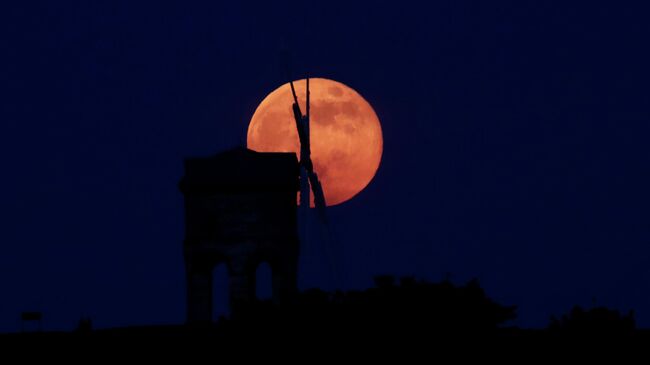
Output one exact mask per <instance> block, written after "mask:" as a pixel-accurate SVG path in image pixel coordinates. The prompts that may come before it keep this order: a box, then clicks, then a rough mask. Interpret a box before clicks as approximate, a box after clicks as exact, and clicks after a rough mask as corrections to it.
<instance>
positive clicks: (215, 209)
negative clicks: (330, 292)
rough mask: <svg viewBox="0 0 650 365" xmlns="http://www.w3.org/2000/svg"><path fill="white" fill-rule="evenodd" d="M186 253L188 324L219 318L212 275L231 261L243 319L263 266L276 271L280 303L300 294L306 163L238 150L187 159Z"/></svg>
mask: <svg viewBox="0 0 650 365" xmlns="http://www.w3.org/2000/svg"><path fill="white" fill-rule="evenodd" d="M179 186H180V189H181V191H182V192H183V195H184V196H185V241H184V245H183V246H184V247H183V248H184V255H185V266H186V273H187V321H188V323H201V322H203V323H206V322H211V321H212V270H213V268H214V267H215V266H216V265H218V264H221V263H225V264H226V266H227V268H228V273H229V277H230V288H229V290H230V309H231V313H232V315H233V316H235V317H236V316H240V315H242V312H243V311H245V308H246V306H247V304H248V303H250V302H251V301H252V300H254V298H255V274H256V269H257V266H258V265H259V264H260V263H262V262H267V263H268V264H269V266H270V268H271V273H272V286H273V289H272V290H273V301H274V303H276V304H284V303H287V302H290V301H291V300H292V297H293V296H294V295H295V293H296V291H297V269H298V254H299V240H298V235H297V234H298V233H297V225H296V203H297V202H296V199H297V191H298V190H299V165H298V160H297V158H296V155H295V154H293V153H258V152H254V151H251V150H248V149H245V148H237V149H233V150H230V151H227V152H223V153H220V154H217V155H215V156H213V157H206V158H190V159H186V160H185V176H184V177H183V178H182V179H181V182H180V184H179Z"/></svg>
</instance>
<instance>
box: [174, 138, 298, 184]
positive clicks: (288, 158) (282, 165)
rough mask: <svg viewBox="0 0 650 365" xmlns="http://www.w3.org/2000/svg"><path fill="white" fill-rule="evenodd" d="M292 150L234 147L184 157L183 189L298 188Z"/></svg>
mask: <svg viewBox="0 0 650 365" xmlns="http://www.w3.org/2000/svg"><path fill="white" fill-rule="evenodd" d="M298 174H299V165H298V159H297V157H296V154H295V153H292V152H289V153H285V152H255V151H252V150H249V149H247V148H244V147H238V148H234V149H231V150H228V151H225V152H221V153H218V154H216V155H214V156H211V157H197V158H188V159H186V160H185V176H184V177H183V179H182V180H181V182H180V189H181V191H183V192H188V191H193V192H211V191H233V190H292V191H297V190H298V189H299V183H298Z"/></svg>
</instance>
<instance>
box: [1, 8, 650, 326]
mask: <svg viewBox="0 0 650 365" xmlns="http://www.w3.org/2000/svg"><path fill="white" fill-rule="evenodd" d="M15 3H16V4H18V5H11V6H8V5H6V4H5V5H2V9H0V49H2V53H1V54H0V66H1V67H0V163H1V171H2V178H1V179H0V194H1V195H0V200H1V204H0V217H1V219H0V229H1V232H2V233H1V234H0V332H4V331H16V330H19V329H20V322H19V314H20V312H21V311H23V310H41V311H43V312H44V326H45V328H47V329H64V330H67V329H73V328H74V327H75V325H76V322H77V320H78V319H79V317H80V316H81V315H87V316H91V317H92V318H93V321H94V324H95V326H96V327H113V326H124V325H144V324H165V323H181V322H183V321H184V319H185V278H184V263H183V256H182V240H183V233H184V232H183V229H184V223H183V197H182V194H181V193H180V192H179V190H178V181H179V179H180V178H181V176H182V175H183V159H184V158H185V157H190V156H205V155H211V154H214V153H216V152H219V151H223V150H225V149H227V148H230V147H234V146H242V145H244V144H245V141H246V138H245V137H246V131H247V125H248V122H249V120H250V118H251V116H252V114H253V112H254V110H255V108H256V106H257V105H258V103H259V102H260V101H261V100H262V99H263V98H264V96H266V95H267V94H268V93H269V92H271V91H272V90H274V89H275V88H276V87H278V86H279V85H281V84H282V83H284V82H286V81H287V80H286V74H285V72H284V66H283V61H282V59H283V57H282V55H283V53H284V51H285V50H289V51H290V53H291V63H292V71H293V74H294V76H295V77H297V78H298V77H303V76H304V75H306V74H307V73H309V75H311V76H314V77H326V78H331V79H335V80H338V81H341V82H343V83H345V84H347V85H349V86H350V87H352V88H354V89H356V90H357V91H358V92H359V93H360V94H362V95H363V96H364V97H365V98H366V99H367V100H368V101H369V102H370V103H371V104H372V105H373V107H374V108H375V111H376V112H377V114H378V116H379V118H380V120H381V122H382V128H383V134H384V155H383V159H382V164H381V166H380V168H379V170H378V172H377V175H376V176H375V179H374V180H373V181H372V182H371V183H370V185H369V186H368V187H367V188H366V189H365V190H364V191H363V192H362V193H360V194H359V195H358V196H357V197H356V198H354V199H353V200H351V201H349V202H347V203H344V204H342V205H340V206H336V207H333V208H331V209H330V210H329V213H330V215H331V217H332V221H333V224H334V225H335V227H336V228H335V229H336V232H337V235H338V239H339V241H340V243H341V244H342V245H343V247H344V248H343V252H342V255H341V256H340V257H339V258H338V260H339V261H340V265H341V267H342V269H343V272H344V277H345V282H344V286H345V287H346V288H365V287H368V286H370V285H372V277H373V276H374V275H376V274H395V275H400V276H401V275H415V276H417V277H419V278H426V279H430V280H434V281H439V280H442V279H443V278H445V277H449V278H451V280H452V281H454V282H456V283H459V284H460V283H464V282H466V281H467V280H469V279H471V278H475V277H476V278H478V279H479V280H480V282H481V284H482V286H483V287H484V288H485V289H486V291H487V294H488V295H489V296H491V297H492V298H494V299H495V300H497V301H499V302H500V303H503V304H508V305H509V304H515V305H518V315H519V319H518V320H517V321H516V322H514V324H516V325H520V326H536V327H542V326H545V325H547V323H548V319H549V316H550V315H552V314H556V315H557V314H562V313H564V312H566V311H568V310H569V309H570V308H571V307H572V306H573V305H574V304H580V305H586V306H590V305H592V304H594V303H595V304H596V305H605V306H609V307H612V308H615V309H620V310H624V311H627V310H630V309H635V310H636V317H637V320H638V324H639V325H640V326H645V327H647V326H650V225H648V218H649V216H650V214H649V209H650V208H649V207H650V193H649V192H648V187H649V186H650V173H649V171H648V167H649V162H650V147H649V146H648V143H647V140H648V136H649V135H650V112H649V111H648V107H649V106H650V91H649V90H650V86H649V82H650V71H649V70H650V68H649V65H650V56H649V53H648V36H649V35H650V31H649V26H648V14H649V10H650V9H649V8H647V7H646V8H642V7H641V6H636V7H633V6H631V5H629V4H628V5H622V4H620V3H619V2H614V1H611V2H608V4H601V3H600V2H598V1H596V2H585V3H584V4H583V5H578V4H576V3H575V2H571V4H568V3H569V2H568V1H546V0H545V1H504V2H493V1H489V2H488V1H456V0H445V1H431V2H429V3H428V4H426V5H424V4H423V3H424V2H415V3H413V4H411V5H409V4H408V2H405V1H398V2H393V3H390V4H388V3H387V4H380V3H378V2H371V3H368V4H363V5H361V4H359V5H357V4H353V2H351V1H341V2H338V1H321V2H318V3H315V4H309V3H308V2H294V3H292V4H288V3H287V4H280V3H278V2H274V1H265V2H257V3H255V4H252V3H251V4H243V3H241V2H238V1H229V2H219V1H201V2H186V1H183V2H177V3H176V4H173V5H172V4H167V3H166V2H160V1H151V2H141V1H138V2H136V1H115V0H114V1H110V2H102V3H101V4H100V3H99V2H88V1H66V2H58V1H49V2H43V3H41V4H38V3H33V2H29V3H28V2H15ZM638 3H641V2H638ZM288 107H289V106H288ZM324 278H325V277H324V276H322V275H321V274H319V273H318V271H317V270H305V272H304V275H303V277H302V278H301V285H302V286H303V287H308V286H311V285H320V284H322V283H323V282H324V281H325V279H324ZM217 302H219V301H217Z"/></svg>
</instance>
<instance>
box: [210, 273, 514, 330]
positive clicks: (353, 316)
mask: <svg viewBox="0 0 650 365" xmlns="http://www.w3.org/2000/svg"><path fill="white" fill-rule="evenodd" d="M515 309H516V308H515V307H514V306H504V305H501V304H498V303H496V302H494V301H493V300H491V299H490V298H488V297H487V296H486V294H485V292H484V291H483V289H482V288H481V287H480V285H479V283H478V281H476V280H473V281H470V282H469V283H467V284H466V285H462V286H456V285H454V284H452V283H451V282H449V281H443V282H441V283H431V282H428V281H422V280H416V279H414V278H411V277H406V278H401V279H400V280H395V278H393V277H390V276H380V277H377V278H375V287H373V288H370V289H366V290H362V291H349V292H341V291H337V292H334V293H328V292H325V291H322V290H319V289H312V290H307V291H305V292H303V293H301V294H300V295H299V297H298V298H297V300H296V302H295V304H294V305H292V306H289V307H285V308H276V307H274V306H273V305H272V304H271V303H270V302H258V303H256V304H254V305H253V306H251V308H249V309H248V313H247V314H246V316H245V319H243V320H238V321H226V322H223V323H221V325H222V326H225V327H226V328H230V329H232V330H234V331H236V330H238V329H243V330H244V331H245V333H246V334H247V335H250V334H251V333H257V334H261V335H265V329H277V328H282V329H283V330H284V331H289V332H291V333H300V334H304V335H307V334H309V335H317V334H319V333H339V334H340V335H344V336H356V335H363V336H368V335H379V336H383V335H391V336H402V337H403V336H409V335H416V334H417V335H418V336H420V334H434V335H436V334H445V333H447V334H449V333H456V334H467V333H483V332H486V331H493V330H495V329H496V328H497V327H498V326H499V325H501V324H504V323H506V322H507V321H508V320H512V319H514V318H515V317H516V314H515ZM251 327H254V328H251Z"/></svg>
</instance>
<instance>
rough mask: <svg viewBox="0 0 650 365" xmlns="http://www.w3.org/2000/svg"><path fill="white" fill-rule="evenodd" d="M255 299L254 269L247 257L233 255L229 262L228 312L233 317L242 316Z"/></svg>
mask: <svg viewBox="0 0 650 365" xmlns="http://www.w3.org/2000/svg"><path fill="white" fill-rule="evenodd" d="M254 300H255V271H254V267H253V265H251V260H250V259H249V258H248V257H241V256H240V257H233V258H231V262H230V312H231V315H232V317H233V318H241V317H243V316H244V312H245V311H246V308H248V307H249V305H250V304H251V303H252V302H253V301H254Z"/></svg>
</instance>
